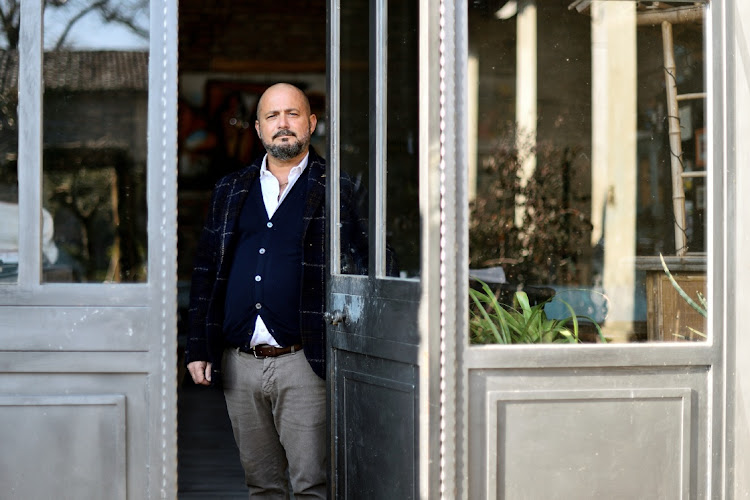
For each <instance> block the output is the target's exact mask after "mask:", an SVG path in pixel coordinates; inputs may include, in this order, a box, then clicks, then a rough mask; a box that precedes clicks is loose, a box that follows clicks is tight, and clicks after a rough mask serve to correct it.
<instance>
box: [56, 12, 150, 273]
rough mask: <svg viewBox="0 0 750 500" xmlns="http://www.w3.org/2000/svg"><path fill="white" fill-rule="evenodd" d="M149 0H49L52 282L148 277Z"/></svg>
mask: <svg viewBox="0 0 750 500" xmlns="http://www.w3.org/2000/svg"><path fill="white" fill-rule="evenodd" d="M148 12H149V4H148V1H146V0H110V1H105V2H89V1H83V0H68V1H66V2H47V3H46V4H45V12H44V49H45V50H44V86H45V87H44V123H43V135H44V155H43V207H44V210H45V211H46V212H47V213H49V214H50V216H51V219H52V221H53V222H54V223H53V230H51V231H49V232H48V233H45V235H44V238H43V242H42V245H43V247H44V251H43V258H44V262H43V277H44V280H45V281H47V282H91V283H102V282H143V281H145V280H146V268H147V261H146V259H147V239H146V156H147V144H146V137H147V136H146V124H147V102H148V26H149V17H148Z"/></svg>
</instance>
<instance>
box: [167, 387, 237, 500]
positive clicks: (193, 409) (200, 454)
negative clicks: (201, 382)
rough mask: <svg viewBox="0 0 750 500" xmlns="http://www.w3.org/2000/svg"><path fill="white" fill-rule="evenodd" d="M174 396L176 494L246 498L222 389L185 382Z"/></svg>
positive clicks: (205, 499)
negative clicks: (175, 398) (175, 419)
mask: <svg viewBox="0 0 750 500" xmlns="http://www.w3.org/2000/svg"><path fill="white" fill-rule="evenodd" d="M177 397H178V403H177V412H178V414H177V426H178V427H177V429H178V430H177V446H178V451H177V460H178V462H177V464H178V465H177V474H178V479H177V488H178V494H177V498H178V499H180V500H199V499H200V500H229V499H232V500H234V499H243V500H244V499H247V497H248V495H247V488H246V487H245V479H244V474H243V472H242V467H241V466H240V460H239V455H238V452H237V446H236V445H235V444H234V437H233V436H232V426H231V424H230V423H229V417H228V416H227V409H226V405H225V403H224V395H223V394H222V392H221V391H219V390H216V389H213V388H206V387H197V386H195V385H194V384H192V382H187V383H183V384H181V387H180V388H179V390H178V391H177Z"/></svg>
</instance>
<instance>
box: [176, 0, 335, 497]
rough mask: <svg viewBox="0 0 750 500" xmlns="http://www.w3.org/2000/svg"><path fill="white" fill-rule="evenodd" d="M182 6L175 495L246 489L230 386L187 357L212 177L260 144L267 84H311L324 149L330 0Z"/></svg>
mask: <svg viewBox="0 0 750 500" xmlns="http://www.w3.org/2000/svg"><path fill="white" fill-rule="evenodd" d="M179 13H180V14H179V15H180V19H179V32H180V38H179V111H178V112H179V117H178V148H179V150H178V154H179V160H178V182H179V183H178V297H179V299H178V303H179V311H180V321H179V325H180V326H179V332H178V345H179V348H180V353H179V354H180V355H179V356H178V363H179V367H178V373H179V374H180V375H179V384H178V478H179V479H178V497H179V498H180V499H197V498H211V499H216V498H246V497H247V490H246V489H245V486H244V477H243V472H242V468H241V467H240V464H239V457H238V452H237V448H236V446H235V444H234V438H233V436H232V430H231V425H230V423H229V420H228V417H227V414H226V407H225V404H224V398H223V394H222V393H221V392H220V391H218V390H215V389H206V388H204V387H196V386H194V385H193V383H192V381H191V380H190V376H189V375H187V374H186V370H185V369H184V366H183V364H184V361H183V356H182V348H183V347H184V345H185V341H186V338H187V334H188V332H187V330H186V328H185V325H187V309H188V302H189V301H188V296H189V288H190V276H191V272H192V263H193V258H194V254H195V246H196V244H197V241H198V237H199V235H200V231H201V228H202V225H203V222H204V218H205V214H206V210H207V206H208V203H209V199H210V196H211V190H212V188H213V185H214V184H215V182H216V181H217V180H218V179H219V178H221V177H222V176H223V175H225V174H227V173H229V172H231V171H233V170H236V169H238V168H241V167H243V166H245V165H247V164H249V163H250V162H251V161H252V159H253V158H254V157H255V156H256V155H258V154H261V153H262V148H261V145H260V144H259V143H258V141H257V136H256V134H255V127H254V125H255V105H256V103H257V100H258V97H259V96H260V94H261V93H262V92H263V90H265V88H266V87H267V86H269V85H271V84H273V83H276V82H279V81H284V82H289V83H293V84H295V85H297V86H299V87H300V88H302V89H303V90H304V91H305V92H306V93H307V94H308V96H309V98H310V104H311V106H312V108H313V109H312V111H313V113H315V114H316V115H317V116H318V130H317V132H316V135H315V136H314V137H313V139H312V144H313V147H315V149H316V151H317V152H318V153H319V154H321V155H323V156H325V154H326V137H325V132H326V116H325V103H326V95H325V90H326V2H325V0H281V1H279V0H274V1H267V0H262V1H256V2H230V1H227V0H222V1H219V2H212V3H210V4H208V3H206V2H201V1H198V0H181V1H180V3H179Z"/></svg>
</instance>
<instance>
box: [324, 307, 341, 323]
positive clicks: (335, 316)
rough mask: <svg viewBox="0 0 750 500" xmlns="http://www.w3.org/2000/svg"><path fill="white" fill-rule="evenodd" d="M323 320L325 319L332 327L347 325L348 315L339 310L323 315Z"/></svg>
mask: <svg viewBox="0 0 750 500" xmlns="http://www.w3.org/2000/svg"><path fill="white" fill-rule="evenodd" d="M323 319H325V320H326V321H327V322H328V323H329V324H331V325H338V324H339V323H347V320H346V313H345V312H344V311H340V310H338V309H337V310H335V311H333V312H329V311H326V312H325V313H324V314H323Z"/></svg>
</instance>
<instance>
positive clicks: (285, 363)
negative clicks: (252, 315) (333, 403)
mask: <svg viewBox="0 0 750 500" xmlns="http://www.w3.org/2000/svg"><path fill="white" fill-rule="evenodd" d="M222 380H223V383H224V397H225V399H226V402H227V411H228V413H229V419H230V420H231V421H232V429H233V431H234V438H235V441H236V442H237V447H238V448H239V451H240V460H241V461H242V467H243V468H244V470H245V482H246V483H247V486H248V488H249V494H250V498H284V499H287V498H289V493H288V489H289V488H288V484H289V483H291V487H292V491H293V492H294V498H295V500H296V499H303V498H321V499H324V498H326V385H325V381H324V380H322V379H321V378H320V377H318V376H317V375H315V373H314V372H313V371H312V369H311V368H310V364H309V363H308V362H307V359H306V358H305V353H304V352H303V351H298V352H295V353H294V354H284V355H282V356H278V357H275V358H263V359H256V358H255V356H253V355H252V354H245V353H241V352H238V351H237V350H236V349H227V350H226V351H225V352H224V360H223V377H222ZM287 469H288V476H287ZM287 477H288V480H287Z"/></svg>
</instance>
